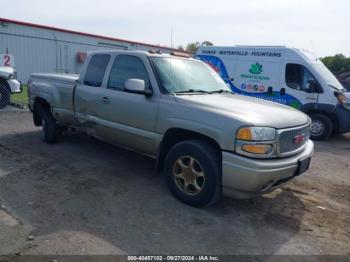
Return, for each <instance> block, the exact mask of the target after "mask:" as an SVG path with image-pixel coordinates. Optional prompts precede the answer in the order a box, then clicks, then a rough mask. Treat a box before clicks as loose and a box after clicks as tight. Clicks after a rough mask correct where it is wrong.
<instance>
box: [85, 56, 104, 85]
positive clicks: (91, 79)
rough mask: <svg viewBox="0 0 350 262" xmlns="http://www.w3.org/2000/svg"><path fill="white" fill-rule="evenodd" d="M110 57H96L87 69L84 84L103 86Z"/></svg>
mask: <svg viewBox="0 0 350 262" xmlns="http://www.w3.org/2000/svg"><path fill="white" fill-rule="evenodd" d="M109 59H110V55H103V54H101V55H94V56H93V57H92V58H91V60H90V62H89V65H88V67H87V69H86V73H85V79H84V84H85V85H88V86H96V87H98V86H101V84H102V80H103V76H104V74H105V71H106V67H107V65H108V62H109Z"/></svg>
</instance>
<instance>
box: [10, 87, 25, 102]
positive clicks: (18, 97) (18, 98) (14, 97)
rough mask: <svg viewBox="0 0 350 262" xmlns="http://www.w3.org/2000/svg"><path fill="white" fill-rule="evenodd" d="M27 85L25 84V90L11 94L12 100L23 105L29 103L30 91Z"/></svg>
mask: <svg viewBox="0 0 350 262" xmlns="http://www.w3.org/2000/svg"><path fill="white" fill-rule="evenodd" d="M27 89H28V87H27V85H23V92H22V93H20V94H12V95H11V102H13V103H16V104H20V105H23V106H27V105H28V92H27Z"/></svg>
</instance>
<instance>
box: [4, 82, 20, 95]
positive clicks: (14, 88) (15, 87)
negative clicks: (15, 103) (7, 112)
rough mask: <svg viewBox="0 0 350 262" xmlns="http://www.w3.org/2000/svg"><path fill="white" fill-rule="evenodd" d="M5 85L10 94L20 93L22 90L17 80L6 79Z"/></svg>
mask: <svg viewBox="0 0 350 262" xmlns="http://www.w3.org/2000/svg"><path fill="white" fill-rule="evenodd" d="M7 83H8V84H9V86H10V89H11V93H12V94H14V93H22V91H23V88H22V84H21V82H19V81H18V80H17V79H8V80H7Z"/></svg>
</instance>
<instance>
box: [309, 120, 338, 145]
mask: <svg viewBox="0 0 350 262" xmlns="http://www.w3.org/2000/svg"><path fill="white" fill-rule="evenodd" d="M310 117H311V120H312V122H311V130H310V133H311V139H313V140H325V139H327V138H328V137H329V136H330V135H331V134H332V131H333V123H332V121H331V120H330V119H329V117H327V116H325V115H323V114H312V115H310Z"/></svg>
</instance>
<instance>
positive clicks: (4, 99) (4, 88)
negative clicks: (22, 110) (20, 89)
mask: <svg viewBox="0 0 350 262" xmlns="http://www.w3.org/2000/svg"><path fill="white" fill-rule="evenodd" d="M10 98H11V92H10V90H9V88H8V85H7V83H5V82H3V81H0V109H1V108H4V107H6V106H7V105H8V104H9V103H10Z"/></svg>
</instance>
